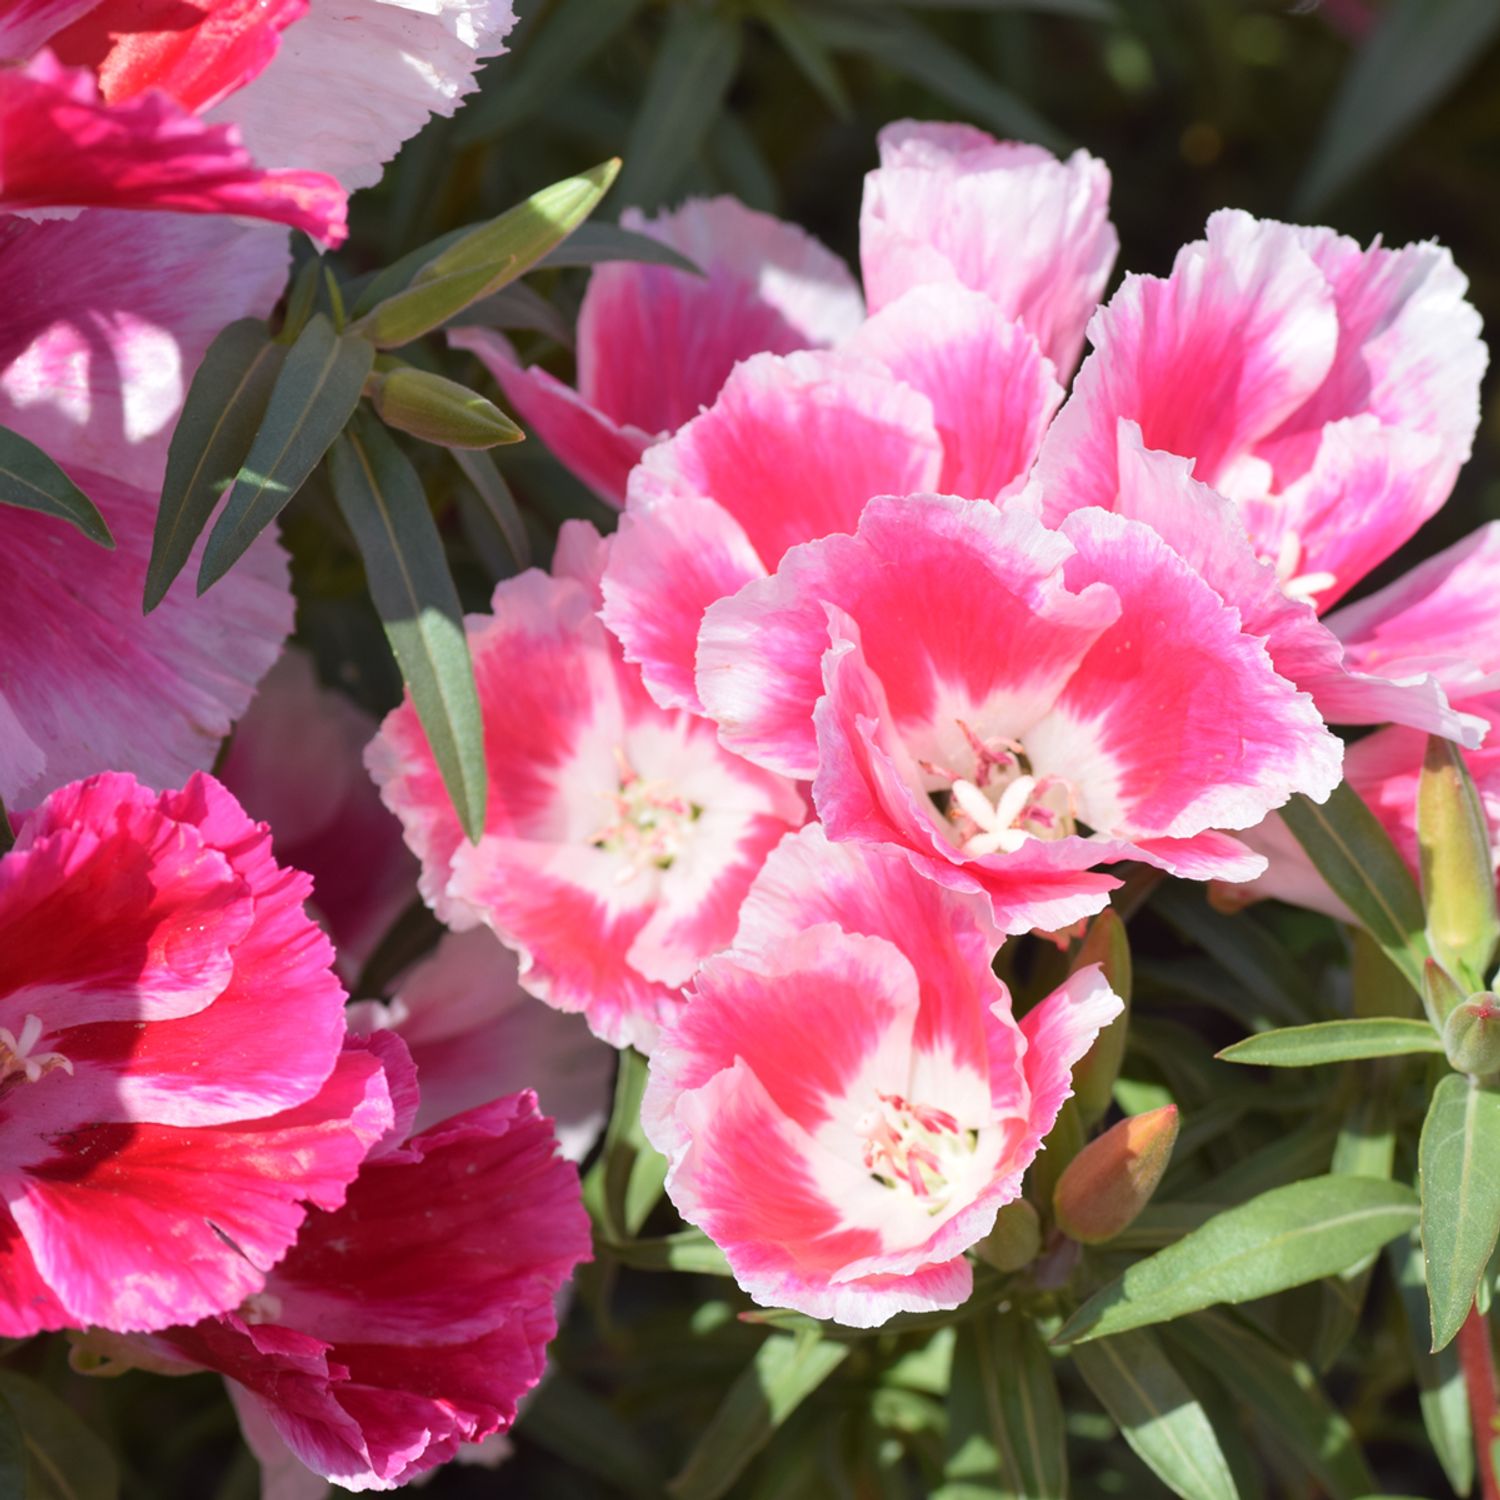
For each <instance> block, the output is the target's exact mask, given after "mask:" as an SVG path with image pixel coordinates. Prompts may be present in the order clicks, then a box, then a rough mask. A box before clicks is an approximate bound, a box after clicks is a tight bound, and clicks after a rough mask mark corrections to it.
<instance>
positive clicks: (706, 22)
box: [619, 5, 741, 209]
mask: <svg viewBox="0 0 1500 1500" xmlns="http://www.w3.org/2000/svg"><path fill="white" fill-rule="evenodd" d="M740 48H741V37H740V24H739V22H738V21H737V20H736V19H734V18H733V17H732V16H729V15H727V14H725V13H723V12H722V11H718V10H710V9H708V8H706V7H704V6H697V5H674V6H673V7H672V11H671V19H670V20H669V21H668V22H667V30H666V35H665V37H664V38H663V40H662V44H661V48H660V50H659V51H658V52H657V54H656V59H655V61H654V62H653V63H652V65H651V72H650V75H649V76H648V78H647V79H646V93H645V98H644V100H643V102H642V104H641V107H640V109H639V110H638V111H637V112H636V116H635V119H634V121H633V122H632V123H631V127H630V137H629V139H628V140H627V141H626V143H625V168H624V170H623V171H622V172H621V173H620V193H619V197H620V201H621V202H622V203H627V204H631V205H633V206H637V207H640V208H648V209H650V208H655V207H656V206H657V205H658V204H659V203H660V202H661V201H662V200H663V199H665V198H667V197H669V196H670V195H671V192H672V190H673V188H674V187H675V186H676V184H677V180H678V178H679V177H680V176H681V175H682V173H683V171H684V169H685V168H686V167H687V165H688V164H689V163H690V162H691V161H692V159H693V157H694V156H695V155H696V154H697V152H698V148H699V147H700V146H701V145H702V144H703V138H704V136H705V135H706V134H707V133H708V127H709V126H710V125H711V124H713V121H714V118H715V116H716V115H718V113H719V111H720V110H721V109H722V108H723V107H724V99H725V96H726V95H727V94H728V93H729V85H730V84H731V83H732V82H733V81H734V75H735V74H736V73H737V72H738V71H739V66H740Z"/></svg>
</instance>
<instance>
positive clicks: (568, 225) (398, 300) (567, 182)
mask: <svg viewBox="0 0 1500 1500" xmlns="http://www.w3.org/2000/svg"><path fill="white" fill-rule="evenodd" d="M619 169H620V162H619V159H618V158H617V157H616V158H611V159H610V160H609V161H606V162H601V163H600V164H599V165H598V166H597V167H593V168H591V169H590V170H589V171H587V172H583V173H580V174H579V175H578V176H577V177H565V178H564V179H563V180H562V181H561V182H554V183H553V184H552V185H551V186H550V187H545V188H543V189H542V190H541V191H540V192H538V193H533V194H532V195H531V197H529V198H528V199H526V201H525V202H524V203H518V204H517V205H516V206H515V207H514V208H512V209H508V210H507V211H506V212H505V213H503V214H501V215H500V216H499V218H497V219H491V220H490V221H489V222H488V223H486V224H479V225H476V226H475V227H474V228H472V229H468V230H465V231H464V232H463V233H462V234H457V235H446V236H444V237H443V238H442V239H440V240H437V241H435V242H434V243H433V244H432V245H430V246H428V247H427V252H426V254H425V258H424V252H422V251H416V252H414V253H413V254H412V255H409V256H405V257H403V258H402V259H401V260H400V261H398V262H397V263H396V265H394V266H392V267H390V268H389V269H388V270H387V271H385V272H382V273H381V275H379V276H377V277H376V278H375V280H374V281H373V282H371V283H370V285H369V286H368V287H366V288H365V291H364V293H363V294H362V295H361V297H360V299H359V301H358V302H357V303H356V304H355V308H354V312H355V317H356V321H355V322H353V323H352V324H350V329H349V331H350V332H351V333H355V334H358V335H360V336H361V337H363V338H367V339H369V340H370V342H371V343H373V344H376V345H378V346H379V347H380V348H382V349H394V348H398V347H399V346H400V345H402V344H409V343H410V342H411V341H412V340H413V339H417V338H421V336H422V335H423V334H424V333H431V332H432V330H433V329H434V328H440V327H441V326H442V325H443V324H444V323H446V322H447V321H448V320H449V319H450V318H454V317H457V315H458V314H459V313H461V312H462V311H463V310H464V309H465V308H466V307H468V306H469V305H470V304H471V303H474V302H478V301H479V300H480V299H481V298H483V297H488V296H491V295H492V294H493V293H495V292H497V291H499V290H500V288H501V287H503V286H505V285H507V284H508V283H510V282H512V281H514V280H515V279H516V278H517V277H518V276H520V275H522V274H523V273H524V272H526V271H529V270H530V269H531V268H532V267H533V266H534V265H535V264H536V263H537V261H539V260H540V259H541V258H542V256H544V255H545V254H546V253H547V252H548V251H549V250H551V249H553V248H554V247H555V246H557V245H558V244H559V243H560V242H561V241H563V240H564V239H566V238H567V237H568V235H570V234H571V233H572V232H573V231H574V230H575V229H577V228H578V226H579V225H580V224H581V223H583V221H584V220H585V219H586V218H588V216H589V215H590V214H591V213H592V212H593V211H594V209H595V207H596V206H597V205H598V202H599V200H600V199H601V198H602V197H603V196H604V194H605V193H606V192H607V191H608V189H609V185H610V183H612V182H613V181H614V179H615V174H616V173H617V172H618V171H619Z"/></svg>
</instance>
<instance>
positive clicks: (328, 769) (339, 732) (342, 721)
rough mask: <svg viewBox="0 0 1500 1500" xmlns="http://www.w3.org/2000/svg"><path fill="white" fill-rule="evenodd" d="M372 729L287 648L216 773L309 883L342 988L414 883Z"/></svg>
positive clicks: (399, 910)
mask: <svg viewBox="0 0 1500 1500" xmlns="http://www.w3.org/2000/svg"><path fill="white" fill-rule="evenodd" d="M379 727H380V726H379V725H378V724H377V723H376V721H375V720H374V719H373V718H372V717H371V716H370V715H369V714H367V713H365V712H364V710H363V709H361V708H359V707H357V706H356V705H355V704H354V703H353V702H351V701H350V699H349V698H348V697H347V696H345V695H344V694H343V693H338V692H334V691H333V690H331V689H329V688H325V687H323V686H322V684H321V683H319V681H318V675H317V671H316V669H315V668H314V666H313V663H312V660H311V658H309V657H308V656H307V655H305V654H304V653H303V652H301V651H298V650H296V649H294V648H288V649H287V650H286V651H285V652H283V653H282V656H281V659H280V661H278V662H277V663H276V665H275V666H274V667H273V668H272V669H271V670H270V672H269V673H267V675H266V679H265V681H264V682H262V683H261V685H260V689H259V691H258V692H257V693H256V695H255V699H254V701H253V702H252V703H251V705H250V708H249V711H248V712H247V713H246V714H245V717H244V718H243V719H241V720H240V722H239V725H238V726H237V728H236V729H235V733H234V739H233V740H232V741H231V742H230V746H229V753H228V754H227V755H226V756H225V757H224V763H223V765H222V767H221V768H220V776H221V777H222V779H223V782H224V785H225V786H227V787H228V788H229V790H230V791H231V792H233V793H234V794H235V796H236V797H238V798H239V799H240V802H241V804H242V805H243V806H244V808H245V811H246V812H248V813H249V814H250V816H251V817H253V818H259V819H261V820H262V821H263V822H266V823H269V824H270V825H271V836H272V838H273V839H274V841H275V845H276V853H277V855H278V856H279V857H280V858H281V859H284V860H285V861H286V862H287V863H288V864H289V865H294V866H296V868H297V869H299V870H304V871H306V872H307V874H309V875H311V876H312V880H313V894H312V904H313V908H314V910H315V911H316V912H317V914H318V916H319V917H321V918H322V920H323V921H324V923H325V924H326V925H327V928H328V932H329V935H330V936H331V937H332V938H333V941H334V946H335V947H336V948H337V949H338V967H339V972H340V973H341V974H342V975H343V976H344V980H345V982H346V983H348V984H351V985H352V984H353V983H354V981H355V980H356V979H357V978H358V977H359V972H360V970H361V969H362V968H363V966H364V964H365V961H366V960H367V959H368V958H369V957H370V955H371V954H372V953H373V952H374V951H375V948H376V946H377V944H378V943H379V942H380V940H381V938H383V937H384V936H385V934H386V931H387V929H388V928H389V927H390V925H391V923H392V922H394V921H395V920H396V918H397V917H399V916H400V915H401V913H402V912H403V911H404V910H405V909H406V907H407V906H408V905H409V904H410V902H411V900H412V894H413V893H412V887H413V886H414V885H415V884H416V878H417V866H416V861H415V860H413V859H412V857H411V853H410V851H409V850H408V849H407V848H406V845H405V843H404V841H403V840H402V837H401V825H400V824H399V823H398V822H397V821H396V820H395V818H393V817H392V816H391V815H390V813H389V812H387V811H386V809H385V807H384V805H383V804H382V803H381V800H380V794H379V793H378V792H377V791H376V790H375V788H374V786H372V785H371V783H370V778H369V777H368V776H367V775H366V774H365V768H364V762H363V755H364V748H365V746H366V745H368V744H369V742H370V741H371V740H372V739H374V737H375V731H376V730H377V729H378V728H379ZM498 1092H499V1090H491V1092H490V1093H489V1094H488V1095H486V1096H485V1097H486V1098H493V1097H494V1095H495V1094H496V1093H498ZM470 1102H475V1103H477V1102H478V1101H477V1100H476V1101H470ZM455 1112H456V1111H455V1110H449V1111H447V1113H449V1114H453V1113H455Z"/></svg>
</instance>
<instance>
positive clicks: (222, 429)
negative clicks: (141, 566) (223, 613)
mask: <svg viewBox="0 0 1500 1500" xmlns="http://www.w3.org/2000/svg"><path fill="white" fill-rule="evenodd" d="M304 326H306V320H305V319H304ZM286 352H287V351H286V347H285V345H283V344H280V343H276V342H273V341H272V339H271V337H270V335H269V334H268V333H267V332H266V325H265V324H264V323H262V322H261V320H260V319H259V318H241V319H240V320H239V321H238V322H237V323H231V324H230V325H229V326H228V327H227V328H226V329H224V330H223V332H221V333H220V334H219V336H218V337H217V338H216V339H215V340H214V341H213V343H211V344H210V345H209V346H208V353H207V354H205V355H204V356H203V363H202V364H201V365H199V366H198V373H197V374H196V375H194V376H193V383H192V385H191V386H190V387H189V388H188V393H187V399H186V400H185V401H184V402H183V404H182V415H181V416H180V417H178V419H177V426H176V428H175V429H174V430H173V433H172V445H171V447H170V448H168V450H167V473H166V478H165V479H164V480H163V481H162V488H161V505H160V507H159V508H158V510H157V512H156V532H155V534H154V535H153V536H152V538H151V562H150V565H149V566H148V567H147V569H146V600H145V604H146V612H147V613H148V614H149V613H150V612H151V611H152V610H153V609H155V608H156V606H157V605H158V604H160V603H161V601H162V600H163V599H164V598H166V595H167V590H168V589H169V588H171V586H172V581H173V580H174V579H175V578H176V577H177V575H178V574H179V573H180V572H181V571H182V569H183V566H184V565H185V564H186V562H187V560H188V557H189V556H190V555H191V553H192V550H193V547H194V545H195V544H196V543H197V540H198V538H199V536H200V535H201V534H202V532H203V528H204V527H205V526H207V525H208V518H209V517H210V516H211V515H213V513H214V508H215V507H216V506H217V505H218V503H219V501H220V500H222V499H223V498H224V491H225V490H227V489H228V488H229V486H230V485H231V484H233V483H234V481H235V477H236V476H237V475H238V474H239V472H240V466H241V465H242V464H243V463H244V462H245V460H246V459H247V458H248V457H249V455H250V446H251V444H252V443H253V442H254V441H255V434H256V433H257V432H258V431H259V430H260V425H261V422H262V421H263V420H264V418H265V415H266V405H267V403H268V402H269V401H270V399H271V389H272V387H273V386H274V385H275V384H276V377H277V375H279V374H280V373H281V365H282V361H283V360H284V359H285V358H286Z"/></svg>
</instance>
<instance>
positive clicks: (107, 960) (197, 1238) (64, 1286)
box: [0, 775, 392, 1337]
mask: <svg viewBox="0 0 1500 1500" xmlns="http://www.w3.org/2000/svg"><path fill="white" fill-rule="evenodd" d="M307 890H308V881H307V878H306V877H305V876H303V875H299V874H297V873H296V872H295V871H291V870H286V869H283V868H281V867H280V866H278V865H277V864H276V863H275V861H274V860H273V859H272V857H271V852H270V838H269V836H268V834H267V833H266V830H265V829H264V828H263V827H261V826H259V825H257V824H254V823H252V822H251V821H250V820H249V819H248V818H246V816H245V814H244V813H243V812H242V811H241V809H240V808H239V806H238V804H236V802H235V801H234V799H233V798H232V797H231V796H230V795H229V794H228V793H227V792H226V791H225V790H224V789H223V788H222V787H221V786H220V785H219V784H218V783H217V782H215V781H213V780H211V779H210V778H208V777H205V776H195V777H194V778H193V779H192V780H191V781H189V782H188V784H187V786H186V787H185V788H184V789H183V790H182V791H180V792H166V793H162V794H160V795H156V794H153V793H151V792H148V791H147V790H146V789H145V788H143V787H141V786H140V785H139V784H138V783H137V782H135V781H134V780H132V779H131V778H130V777H128V776H117V775H108V776H99V777H95V778H93V779H92V780H89V781H83V782H78V783H76V784H74V785H71V786H68V787H64V788H63V789H61V790H60V791H57V792H54V793H53V794H52V796H51V797H49V798H48V799H47V801H46V802H45V803H43V804H42V806H41V807H39V808H38V809H37V810H36V811H35V812H33V813H32V814H31V815H30V816H29V817H27V818H25V819H24V820H22V822H21V825H20V829H19V833H18V837H17V840H16V845H15V848H14V849H13V850H12V851H11V852H10V853H9V854H7V855H5V856H4V857H3V859H0V953H3V955H4V959H3V969H4V974H3V978H0V1161H3V1162H4V1168H3V1178H4V1182H3V1198H4V1202H5V1209H4V1211H3V1213H0V1333H3V1334H4V1335H6V1336H7V1337H24V1336H25V1335H27V1334H30V1333H35V1332H36V1331H38V1330H39V1329H44V1328H57V1327H63V1326H82V1325H88V1324H94V1325H97V1326H99V1327H101V1328H106V1329H114V1330H118V1331H131V1330H139V1329H154V1328H162V1327H165V1326H167V1325H168V1324H171V1323H177V1322H183V1321H193V1320H196V1319H198V1318H201V1317H205V1316H208V1315H211V1314H214V1313H218V1312H222V1311H224V1310H225V1309H227V1308H231V1307H234V1306H236V1305H238V1304H239V1303H240V1302H241V1301H243V1299H244V1298H246V1297H247V1296H250V1295H251V1294H253V1293H255V1292H258V1291H259V1290H260V1289H261V1287H262V1286H263V1284H264V1282H265V1276H266V1272H267V1271H268V1270H269V1269H270V1268H271V1267H272V1266H273V1265H274V1264H275V1263H276V1262H277V1261H278V1260H279V1259H280V1258H281V1256H282V1255H283V1254H284V1253H285V1252H286V1250H287V1247H288V1246H289V1245H290V1244H291V1243H292V1240H293V1239H294V1238H295V1237H296V1235H297V1233H298V1230H299V1227H300V1226H301V1225H302V1222H303V1219H304V1216H305V1209H304V1206H303V1205H304V1203H306V1202H311V1203H313V1204H316V1205H318V1206H320V1207H323V1208H336V1207H337V1206H338V1205H339V1204H340V1203H341V1202H342V1201H343V1198H344V1189H345V1186H346V1184H347V1183H348V1182H349V1181H350V1180H351V1179H352V1178H353V1177H354V1175H355V1173H356V1171H358V1169H359V1164H360V1162H361V1160H362V1159H363V1157H364V1155H365V1153H366V1151H367V1149H368V1148H369V1146H370V1144H371V1142H372V1141H374V1140H376V1139H377V1138H379V1137H380V1136H381V1135H382V1134H383V1132H385V1131H386V1130H387V1129H388V1128H389V1127H390V1125H391V1123H392V1107H391V1101H390V1095H389V1092H388V1090H387V1086H386V1082H385V1078H384V1075H383V1073H382V1071H381V1069H380V1067H379V1065H378V1063H377V1062H376V1061H375V1060H374V1059H373V1058H372V1057H371V1056H370V1055H369V1054H368V1053H358V1054H352V1053H341V1052H340V1047H341V1044H342V1042H343V1036H344V1014H343V1001H344V995H343V991H342V989H341V988H340V986H339V984H338V981H337V980H336V979H335V978H334V977H333V975H332V974H331V973H330V972H329V967H328V966H329V961H330V959H331V958H332V951H331V950H330V948H329V946H328V943H327V940H326V939H325V938H324V937H323V935H322V934H321V933H320V932H319V931H318V930H317V928H316V927H314V926H313V924H312V923H311V922H310V921H309V920H308V918H307V916H306V914H305V913H304V912H303V910H302V901H303V899H304V898H305V897H306V895H307Z"/></svg>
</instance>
